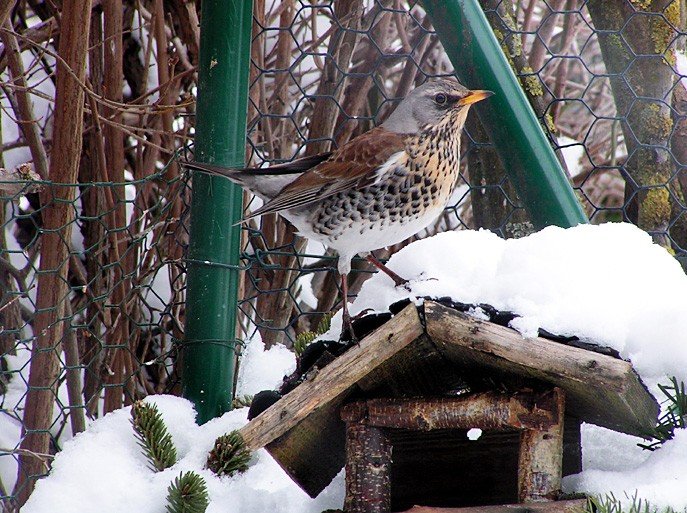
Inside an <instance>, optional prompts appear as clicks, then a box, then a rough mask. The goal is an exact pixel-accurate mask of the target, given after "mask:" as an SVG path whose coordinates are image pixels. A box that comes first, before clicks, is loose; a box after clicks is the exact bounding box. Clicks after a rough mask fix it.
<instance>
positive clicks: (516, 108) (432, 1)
mask: <svg viewBox="0 0 687 513" xmlns="http://www.w3.org/2000/svg"><path fill="white" fill-rule="evenodd" d="M422 4H423V5H424V7H425V10H426V11H427V13H428V14H429V16H430V18H431V19H432V22H433V24H434V28H435V29H436V31H437V34H438V35H439V38H440V39H441V42H442V44H443V45H444V48H445V50H446V53H447V54H448V56H449V58H450V59H451V62H452V63H453V65H454V67H455V69H456V73H457V75H458V76H459V77H460V79H461V81H463V83H464V84H465V85H466V86H467V87H469V88H471V89H489V90H491V91H494V92H495V93H496V94H495V95H494V96H493V97H492V98H490V99H489V102H488V103H489V105H480V106H477V107H476V109H475V110H476V111H477V114H478V115H479V118H480V121H482V124H483V125H484V127H485V129H486V131H487V133H489V136H490V137H491V140H492V142H493V143H494V144H495V145H496V150H497V151H498V152H499V155H500V156H501V159H502V160H503V162H504V164H505V168H506V170H507V171H508V173H509V176H510V179H511V181H512V182H513V185H514V186H515V188H516V190H517V192H518V195H519V196H520V199H521V200H522V201H523V202H524V204H525V208H527V211H528V213H529V214H530V218H531V219H532V222H533V223H534V225H535V226H536V227H537V228H542V227H544V226H548V225H551V224H553V225H557V226H562V227H569V226H574V225H576V224H580V223H586V222H588V220H587V216H586V215H585V213H584V211H583V210H582V207H581V206H580V203H579V202H578V201H577V198H576V197H575V193H574V191H573V190H572V187H571V186H570V183H569V182H568V179H567V177H566V175H565V172H564V171H563V169H562V168H561V166H560V163H559V162H558V160H557V159H556V155H555V154H554V152H553V149H552V148H551V145H550V144H549V142H548V140H547V139H546V136H545V135H544V132H543V131H542V129H541V127H540V126H539V121H538V120H537V117H536V116H535V114H534V112H533V110H532V108H531V107H530V104H529V102H528V101H527V98H526V96H525V94H524V92H523V91H522V89H521V87H520V84H519V83H518V79H517V77H516V76H515V74H514V73H513V70H512V69H511V67H510V65H509V64H508V61H507V60H506V56H505V55H504V54H503V51H502V50H501V47H500V46H499V43H498V41H497V39H496V37H495V36H494V33H493V31H492V30H491V26H490V25H489V22H488V21H487V18H486V16H485V15H484V12H483V11H482V8H481V6H480V4H479V2H478V0H423V2H422Z"/></svg>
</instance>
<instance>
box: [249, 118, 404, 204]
mask: <svg viewBox="0 0 687 513" xmlns="http://www.w3.org/2000/svg"><path fill="white" fill-rule="evenodd" d="M404 142H405V137H404V136H403V135H401V134H396V133H393V132H389V131H387V130H385V129H383V128H381V127H377V128H373V129H372V130H370V131H369V132H366V133H364V134H363V135H361V136H359V137H356V138H355V139H353V140H352V141H350V142H348V143H347V144H344V145H343V146H342V147H341V148H339V149H338V150H336V151H335V152H334V153H333V154H332V156H331V157H330V158H329V159H328V160H326V161H324V162H322V163H321V164H318V165H317V166H315V167H314V168H312V169H310V170H309V171H306V172H305V173H303V174H302V175H301V176H299V177H298V178H297V179H296V180H294V181H293V182H291V183H290V184H289V185H287V186H286V187H284V188H283V189H282V190H281V191H280V192H279V194H278V195H277V196H276V197H275V198H274V199H273V200H272V201H269V202H268V203H266V204H265V205H263V206H262V207H261V208H259V209H258V210H256V211H255V212H252V213H251V214H250V216H249V218H250V217H255V216H259V215H261V214H269V213H273V212H279V211H280V210H286V209H290V208H296V207H302V206H304V205H308V204H310V203H313V202H315V201H319V200H321V199H322V198H326V197H328V196H332V195H334V194H337V193H339V192H342V191H347V190H349V189H358V188H361V187H365V186H366V185H370V184H372V183H373V182H374V180H375V179H376V178H377V175H376V172H377V170H378V169H379V167H380V166H381V165H382V164H384V163H385V162H386V161H387V160H388V159H389V157H391V155H393V154H394V153H398V152H399V151H402V150H403V149H404V148H405V144H404Z"/></svg>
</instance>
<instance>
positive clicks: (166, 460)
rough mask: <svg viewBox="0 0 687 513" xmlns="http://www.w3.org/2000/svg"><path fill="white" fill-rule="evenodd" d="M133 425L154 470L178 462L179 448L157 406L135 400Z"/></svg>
mask: <svg viewBox="0 0 687 513" xmlns="http://www.w3.org/2000/svg"><path fill="white" fill-rule="evenodd" d="M131 425H132V426H133V428H134V432H135V433H136V439H137V441H138V445H140V446H141V448H142V449H143V452H144V453H145V455H146V457H147V458H148V461H149V462H150V466H151V468H152V469H153V470H158V471H160V470H164V469H166V468H169V467H171V466H172V465H174V464H175V463H176V461H177V450H176V448H175V447H174V443H173V442H172V437H171V436H170V434H169V432H168V431H167V426H165V423H164V421H163V420H162V415H160V412H159V411H158V409H157V406H155V405H154V404H148V403H144V402H143V401H137V402H135V403H134V404H133V406H132V407H131Z"/></svg>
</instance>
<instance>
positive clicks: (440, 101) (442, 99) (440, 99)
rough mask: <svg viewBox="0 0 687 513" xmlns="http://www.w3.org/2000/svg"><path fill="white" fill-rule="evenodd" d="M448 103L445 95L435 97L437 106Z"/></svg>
mask: <svg viewBox="0 0 687 513" xmlns="http://www.w3.org/2000/svg"><path fill="white" fill-rule="evenodd" d="M447 101H448V97H447V96H446V95H445V94H444V93H437V95H436V96H435V97H434V102H435V103H436V104H437V105H446V102H447Z"/></svg>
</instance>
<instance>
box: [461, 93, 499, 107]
mask: <svg viewBox="0 0 687 513" xmlns="http://www.w3.org/2000/svg"><path fill="white" fill-rule="evenodd" d="M493 94H494V93H492V92H491V91H485V90H481V89H476V90H474V91H470V92H469V93H468V95H467V96H465V97H464V98H462V99H461V100H459V101H458V105H472V104H473V103H477V102H481V101H482V100H485V99H487V98H489V97H490V96H492V95H493Z"/></svg>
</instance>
